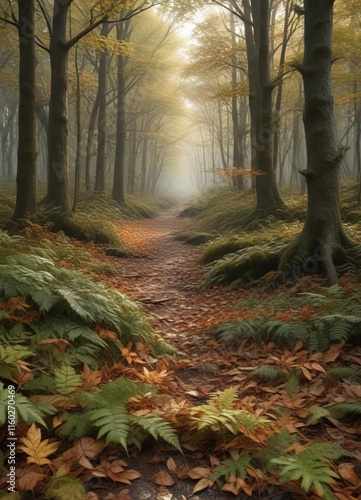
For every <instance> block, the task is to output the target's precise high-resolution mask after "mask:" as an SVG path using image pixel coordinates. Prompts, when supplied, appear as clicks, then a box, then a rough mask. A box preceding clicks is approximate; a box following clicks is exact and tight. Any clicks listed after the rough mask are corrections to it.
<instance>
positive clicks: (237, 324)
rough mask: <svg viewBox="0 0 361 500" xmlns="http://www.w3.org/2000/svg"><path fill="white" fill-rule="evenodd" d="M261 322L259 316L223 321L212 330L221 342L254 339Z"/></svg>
mask: <svg viewBox="0 0 361 500" xmlns="http://www.w3.org/2000/svg"><path fill="white" fill-rule="evenodd" d="M261 324H262V320H260V319H259V318H255V319H250V320H239V321H234V322H232V323H223V324H221V325H220V326H218V327H217V328H216V329H215V330H214V333H215V335H216V336H217V337H218V338H219V339H220V340H221V341H222V342H238V341H240V340H243V339H256V338H257V336H258V333H257V332H258V329H259V327H260V325H261Z"/></svg>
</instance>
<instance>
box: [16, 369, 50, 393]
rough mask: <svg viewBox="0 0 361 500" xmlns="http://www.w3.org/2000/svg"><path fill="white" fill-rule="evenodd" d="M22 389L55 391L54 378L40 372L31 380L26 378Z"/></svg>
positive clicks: (34, 391) (33, 391)
mask: <svg viewBox="0 0 361 500" xmlns="http://www.w3.org/2000/svg"><path fill="white" fill-rule="evenodd" d="M22 390H23V391H31V392H32V393H37V392H42V393H44V392H49V393H54V392H55V391H56V388H55V381H54V378H53V377H51V376H50V375H48V374H46V373H41V374H40V375H39V376H36V377H35V378H33V379H32V380H27V381H26V382H25V383H24V384H23V386H22Z"/></svg>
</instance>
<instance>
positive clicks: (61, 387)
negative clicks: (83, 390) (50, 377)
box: [54, 363, 82, 396]
mask: <svg viewBox="0 0 361 500" xmlns="http://www.w3.org/2000/svg"><path fill="white" fill-rule="evenodd" d="M54 382H55V390H56V392H57V393H58V394H63V395H64V396H67V395H69V394H72V393H73V392H75V391H76V390H77V389H78V388H79V387H80V386H81V385H82V382H81V378H80V375H78V374H77V373H76V372H75V370H74V368H72V367H71V366H70V365H68V364H66V363H64V364H63V365H62V366H61V367H60V368H56V369H55V370H54Z"/></svg>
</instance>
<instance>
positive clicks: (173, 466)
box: [167, 457, 177, 472]
mask: <svg viewBox="0 0 361 500" xmlns="http://www.w3.org/2000/svg"><path fill="white" fill-rule="evenodd" d="M167 467H168V469H169V470H170V471H171V472H176V471H177V464H176V463H175V461H174V460H173V458H172V457H169V458H168V460H167Z"/></svg>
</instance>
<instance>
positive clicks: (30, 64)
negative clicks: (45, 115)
mask: <svg viewBox="0 0 361 500" xmlns="http://www.w3.org/2000/svg"><path fill="white" fill-rule="evenodd" d="M18 8H19V46H20V66H19V84H20V102H19V146H18V169H17V176H16V205H15V211H14V215H13V220H15V221H18V220H20V219H22V218H25V217H27V216H29V215H33V214H35V213H36V158H37V138H36V106H35V90H36V87H35V68H36V56H35V32H34V28H35V26H34V23H35V6H34V0H18Z"/></svg>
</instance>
